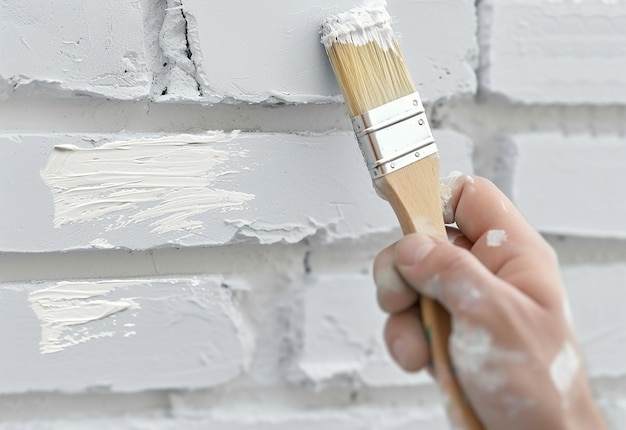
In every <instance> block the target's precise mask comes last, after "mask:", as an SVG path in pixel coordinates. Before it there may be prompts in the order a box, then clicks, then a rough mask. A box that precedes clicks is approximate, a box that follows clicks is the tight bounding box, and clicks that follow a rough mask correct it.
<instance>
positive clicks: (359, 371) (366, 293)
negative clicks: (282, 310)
mask: <svg viewBox="0 0 626 430" xmlns="http://www.w3.org/2000/svg"><path fill="white" fill-rule="evenodd" d="M297 288H298V289H300V296H299V297H298V298H299V300H301V301H302V303H301V304H300V306H301V307H302V312H301V315H302V322H301V324H302V326H301V328H300V329H299V331H298V333H301V336H302V339H301V342H302V344H301V350H300V351H299V353H298V357H297V358H296V363H295V365H294V371H293V378H294V379H295V380H304V381H307V382H312V383H316V384H317V383H324V382H327V381H331V380H333V379H346V378H347V379H349V380H350V379H352V380H356V381H358V382H360V383H363V384H365V385H368V386H390V385H391V386H393V385H414V384H429V383H432V382H431V379H430V378H429V377H428V376H427V375H426V374H425V373H424V372H420V373H416V374H408V373H406V372H404V371H402V370H400V368H399V367H398V366H397V365H396V364H395V363H393V361H392V359H391V358H390V356H389V355H388V352H387V350H386V347H385V345H384V343H383V338H382V333H383V327H384V321H385V319H386V315H385V314H384V313H383V312H382V311H381V310H380V309H379V308H378V305H377V303H376V293H375V287H374V284H373V281H372V279H371V276H369V275H364V274H356V273H355V274H332V275H331V274H327V275H318V276H313V277H310V278H307V279H305V280H304V281H303V283H302V285H299V286H297Z"/></svg>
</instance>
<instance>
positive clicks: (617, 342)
mask: <svg viewBox="0 0 626 430" xmlns="http://www.w3.org/2000/svg"><path fill="white" fill-rule="evenodd" d="M563 279H564V282H565V285H566V288H567V293H568V296H569V299H570V305H571V310H572V315H573V319H574V326H575V327H576V331H577V334H578V337H579V340H580V343H581V346H582V348H583V351H584V353H585V356H586V359H587V366H588V369H589V373H590V375H591V376H592V377H617V376H624V375H626V347H625V346H624V341H623V338H624V327H626V315H624V307H623V303H624V301H625V300H626V289H624V285H626V264H624V263H614V264H596V265H592V264H582V265H578V266H565V267H563Z"/></svg>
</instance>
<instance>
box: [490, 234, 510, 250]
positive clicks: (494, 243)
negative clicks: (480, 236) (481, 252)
mask: <svg viewBox="0 0 626 430" xmlns="http://www.w3.org/2000/svg"><path fill="white" fill-rule="evenodd" d="M507 239H508V238H507V236H506V231H504V230H489V231H488V232H487V246H488V247H490V248H497V247H499V246H500V245H502V244H503V243H504V242H506V241H507Z"/></svg>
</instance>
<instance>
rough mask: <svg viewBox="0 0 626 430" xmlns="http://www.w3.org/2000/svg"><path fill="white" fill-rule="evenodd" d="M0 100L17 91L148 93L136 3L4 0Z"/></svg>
mask: <svg viewBox="0 0 626 430" xmlns="http://www.w3.org/2000/svg"><path fill="white" fill-rule="evenodd" d="M0 58H2V61H0V99H2V98H5V97H8V96H9V95H11V94H13V93H14V92H15V93H17V94H26V95H30V96H32V95H33V94H41V93H51V94H55V95H70V94H77V95H97V96H106V97H108V98H117V99H137V98H142V97H146V96H147V95H148V92H149V89H150V83H151V75H150V74H149V73H148V68H147V66H146V55H145V51H144V31H143V25H142V13H141V8H140V7H139V4H138V2H137V1H130V2H129V1H113V2H87V3H83V4H81V5H79V6H77V5H76V2H73V1H71V0H63V1H56V2H43V3H42V2H40V1H37V0H28V1H11V2H5V3H4V4H3V6H2V14H0Z"/></svg>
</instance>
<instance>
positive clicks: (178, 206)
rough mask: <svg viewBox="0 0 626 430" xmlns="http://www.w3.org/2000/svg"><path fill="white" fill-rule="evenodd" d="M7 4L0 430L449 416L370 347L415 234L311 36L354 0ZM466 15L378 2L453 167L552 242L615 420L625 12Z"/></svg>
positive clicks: (621, 392) (414, 379) (625, 281)
mask: <svg viewBox="0 0 626 430" xmlns="http://www.w3.org/2000/svg"><path fill="white" fill-rule="evenodd" d="M5 3H6V4H4V5H3V12H2V14H0V58H2V61H0V172H1V174H2V182H1V185H0V207H1V208H2V210H1V211H0V344H1V345H2V348H0V351H1V352H0V429H2V430H4V429H25V428H29V429H44V428H45V429H61V428H62V429H72V428H77V429H78V428H86V427H89V428H96V429H108V428H116V429H132V428H156V429H166V428H167V429H169V428H185V429H194V428H218V429H221V428H224V429H247V428H255V429H257V428H261V429H264V428H268V429H269V428H272V429H274V428H278V429H281V428H284V429H292V428H303V429H309V428H311V429H313V428H319V427H320V426H322V427H323V428H337V429H346V430H347V429H350V430H352V429H383V428H384V429H398V430H399V429H404V428H406V429H408V428H429V429H446V428H448V425H447V421H446V419H445V416H444V413H443V408H442V406H441V405H442V399H441V397H440V395H439V394H438V393H437V391H436V388H435V387H434V386H433V384H432V382H431V381H430V379H429V378H428V377H427V376H426V375H423V374H417V375H407V374H404V373H402V372H400V371H399V370H398V369H397V368H396V367H395V366H394V365H393V363H392V362H391V360H390V358H389V357H388V355H387V353H386V351H385V349H384V345H383V344H382V340H381V330H382V323H383V318H384V316H383V314H382V313H381V312H380V311H379V310H378V309H377V306H376V303H375V296H374V292H373V283H372V280H371V262H372V260H373V258H374V256H375V254H376V253H377V252H378V250H380V249H381V248H382V247H384V246H386V245H387V244H389V243H390V242H392V241H393V240H395V239H397V238H398V237H399V234H400V233H399V230H398V228H397V226H396V220H395V218H394V216H393V214H392V213H391V210H390V209H389V208H388V206H387V204H386V203H385V202H384V201H382V200H380V199H379V198H378V197H377V196H376V194H375V192H374V190H373V188H372V187H371V184H370V181H369V177H368V174H367V172H366V170H365V167H364V165H363V161H362V159H361V156H360V153H359V151H358V149H357V146H356V144H355V142H354V139H353V137H352V135H351V131H350V124H349V121H348V119H347V118H346V114H345V111H344V108H343V106H342V104H341V103H340V98H339V96H338V89H337V87H336V84H335V82H334V78H333V76H332V73H331V71H330V68H329V67H328V64H327V60H326V58H325V54H324V52H323V47H322V46H321V45H320V44H319V42H318V35H317V30H318V25H319V22H320V21H321V19H322V18H323V17H325V16H327V15H329V14H332V13H335V12H340V11H342V10H344V9H347V8H349V7H351V6H353V5H355V4H358V2H355V1H352V0H341V1H336V2H330V1H326V0H320V1H318V2H317V3H315V5H313V3H311V2H308V1H282V0H281V1H279V0H271V1H265V2H252V1H247V2H227V1H224V2H221V3H219V2H203V1H198V0H183V1H180V0H169V1H165V0H155V1H149V0H135V1H132V0H127V1H119V0H116V1H109V2H87V3H84V2H83V3H80V4H78V3H76V2H72V1H69V0H60V1H57V2H48V3H42V2H38V1H35V0H25V1H20V2H18V1H8V2H5ZM474 3H475V2H474V1H470V0H420V1H408V0H390V1H389V4H388V8H389V11H390V13H391V14H392V15H393V16H394V17H395V19H396V25H395V29H396V33H397V34H398V36H399V39H400V42H401V44H402V46H403V49H404V51H405V56H406V58H407V62H408V64H409V66H410V68H411V70H412V73H413V77H414V79H415V80H416V83H417V86H418V89H419V91H420V92H421V94H422V96H423V98H424V100H425V102H426V104H427V108H428V111H429V114H430V118H431V122H432V123H433V126H434V127H435V131H434V132H435V136H436V137H437V139H438V142H439V147H440V151H441V154H442V174H446V173H448V172H450V171H453V170H460V171H464V172H470V173H471V172H476V173H479V174H482V175H486V176H489V177H491V178H492V179H494V180H495V181H496V183H497V184H498V185H499V186H500V187H501V188H502V189H503V190H505V191H506V192H507V193H508V194H509V195H510V196H511V197H512V198H513V199H514V200H515V202H516V203H517V204H518V205H519V207H520V209H521V210H522V212H523V213H524V214H525V215H526V216H527V217H528V218H529V220H530V221H531V222H532V223H533V224H534V225H535V226H536V227H537V228H538V229H539V230H541V231H542V232H543V233H544V234H545V235H546V237H547V239H548V240H549V241H550V242H551V243H552V244H553V246H554V247H555V249H556V250H557V252H558V254H559V257H560V261H561V264H562V267H563V276H564V278H565V281H566V283H567V288H568V291H569V294H570V301H571V307H572V312H573V316H574V321H575V324H576V326H577V328H578V331H579V334H580V340H581V343H582V345H583V348H584V351H585V354H586V359H587V365H588V368H589V372H590V374H591V376H592V378H593V383H594V387H595V389H596V392H597V394H598V398H599V399H600V402H601V403H602V405H603V408H604V410H605V412H606V414H607V416H608V417H609V419H610V420H611V421H612V422H613V423H614V425H615V428H622V427H624V426H626V412H625V411H626V406H625V405H626V403H625V402H626V364H625V363H626V347H624V342H623V337H624V327H625V326H626V317H624V312H623V303H624V299H626V295H625V293H624V291H626V290H624V286H625V285H626V246H625V245H624V240H625V239H626V228H625V227H624V226H623V225H622V222H623V219H624V218H625V216H626V203H624V202H623V201H622V199H621V197H622V196H623V195H625V192H626V186H625V185H623V184H624V181H623V180H622V179H621V175H620V173H621V171H622V166H623V165H624V163H626V161H625V160H626V152H625V151H626V150H625V149H624V148H625V146H624V145H625V144H626V141H625V138H624V124H626V108H625V105H626V89H625V88H626V78H625V76H626V74H625V73H624V72H625V71H626V48H624V47H626V30H625V29H626V1H623V0H616V1H603V0H588V1H585V2H580V1H574V0H560V1H552V2H544V1H539V0H525V1H524V0H515V1H511V0H482V1H479V2H477V3H478V4H477V5H475V4H474ZM218 130H222V131H221V132H220V131H218ZM237 130H240V132H237ZM164 166H165V167H164ZM172 173H174V174H172ZM137 177H141V178H150V180H149V181H148V183H149V184H151V185H150V186H145V187H144V186H140V185H138V181H137V180H136V178H137ZM92 178H96V179H98V180H95V181H92ZM102 178H105V186H102V180H101V179H102ZM190 194H192V198H189V195H190Z"/></svg>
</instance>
